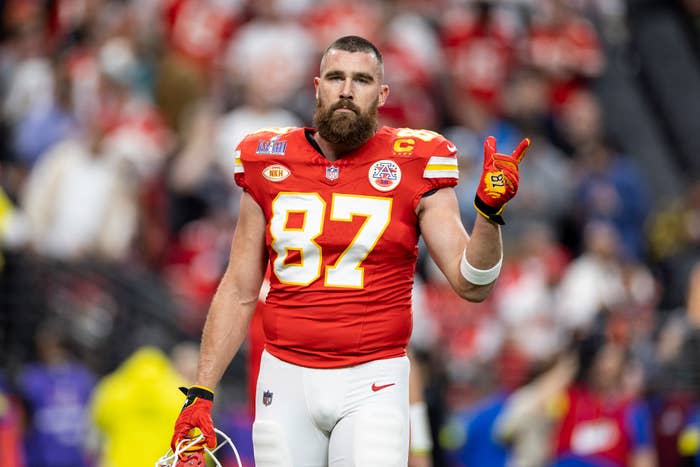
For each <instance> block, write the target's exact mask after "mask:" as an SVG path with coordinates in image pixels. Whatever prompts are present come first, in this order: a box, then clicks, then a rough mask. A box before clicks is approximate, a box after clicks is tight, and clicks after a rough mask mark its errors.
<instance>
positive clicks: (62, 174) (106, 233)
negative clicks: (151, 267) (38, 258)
mask: <svg viewBox="0 0 700 467" xmlns="http://www.w3.org/2000/svg"><path fill="white" fill-rule="evenodd" d="M97 58H98V60H99V65H100V74H99V87H98V90H97V91H98V93H97V96H95V97H96V100H95V101H94V102H92V103H91V107H90V109H88V110H87V112H89V114H90V115H83V117H84V118H87V122H86V123H87V125H88V126H87V127H86V128H85V129H84V134H83V135H81V136H79V137H74V138H70V139H67V140H64V141H61V142H59V143H57V144H55V145H54V146H52V147H51V148H50V149H49V150H48V151H47V152H46V153H45V154H43V155H42V156H41V157H40V160H39V162H38V163H37V164H36V166H35V167H34V169H33V170H32V172H31V173H30V175H29V178H28V180H27V183H26V186H25V188H24V193H23V197H22V203H21V208H22V210H23V211H24V213H25V214H26V216H27V218H28V220H29V228H30V237H31V244H32V247H33V248H34V249H35V250H36V251H38V252H40V253H42V254H45V255H48V256H52V257H56V258H60V259H68V260H77V259H82V258H85V257H95V258H100V259H108V260H116V261H119V260H123V259H124V258H125V257H126V255H127V254H128V253H129V252H130V248H131V247H132V241H133V240H134V238H135V235H136V233H137V231H138V227H139V206H138V203H137V200H138V194H139V190H140V186H141V183H143V181H144V180H147V179H148V178H149V177H151V176H153V174H154V173H155V172H156V171H157V170H158V167H159V165H160V164H161V162H162V160H163V156H164V152H165V148H166V147H167V144H168V133H167V131H166V130H165V129H164V128H163V127H162V125H160V123H159V118H158V116H157V114H156V113H155V111H154V109H152V108H151V107H150V105H149V104H148V103H147V102H146V101H144V100H143V99H141V98H139V97H138V95H136V94H135V91H134V89H133V88H132V87H131V82H130V77H131V74H132V72H133V67H134V66H135V65H134V62H133V60H134V58H133V52H132V51H131V49H130V45H129V43H128V42H127V41H126V40H124V39H120V38H114V39H111V40H110V41H108V42H107V43H105V44H104V45H103V46H102V48H101V49H100V51H99V54H98V57H97Z"/></svg>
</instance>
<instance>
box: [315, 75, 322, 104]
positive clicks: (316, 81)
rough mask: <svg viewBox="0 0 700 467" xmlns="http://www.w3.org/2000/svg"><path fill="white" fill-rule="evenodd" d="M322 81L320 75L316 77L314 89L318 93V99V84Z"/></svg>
mask: <svg viewBox="0 0 700 467" xmlns="http://www.w3.org/2000/svg"><path fill="white" fill-rule="evenodd" d="M320 82H321V78H319V77H318V76H316V77H314V91H315V93H316V100H318V84H319V83H320Z"/></svg>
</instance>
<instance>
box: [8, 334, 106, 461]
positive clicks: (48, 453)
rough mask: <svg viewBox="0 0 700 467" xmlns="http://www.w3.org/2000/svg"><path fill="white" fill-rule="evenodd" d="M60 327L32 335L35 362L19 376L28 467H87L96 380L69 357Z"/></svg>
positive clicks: (83, 367)
mask: <svg viewBox="0 0 700 467" xmlns="http://www.w3.org/2000/svg"><path fill="white" fill-rule="evenodd" d="M66 344H67V343H66V342H65V334H64V333H63V331H62V329H61V327H60V324H57V323H55V322H44V323H43V324H42V325H41V326H40V327H39V330H38V331H37V334H36V348H37V355H38V360H37V361H36V362H34V363H31V364H29V365H27V366H26V367H24V369H23V370H22V371H21V372H20V374H19V376H18V378H17V386H18V390H19V393H20V395H21V397H22V399H23V400H24V402H25V404H26V409H27V431H26V433H25V435H24V446H25V449H24V452H25V457H26V459H27V466H28V467H87V466H89V465H90V461H89V458H88V455H87V445H86V444H87V443H86V440H87V434H88V432H89V429H88V428H89V427H88V424H87V417H86V414H87V406H88V401H89V398H90V394H91V392H92V389H93V386H94V384H95V377H94V376H93V374H92V372H91V371H90V370H88V369H87V368H86V367H85V366H84V365H83V364H82V363H81V362H80V361H78V360H76V359H75V358H73V357H72V356H71V354H70V352H69V350H68V347H67V345H66Z"/></svg>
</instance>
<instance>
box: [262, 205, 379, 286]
mask: <svg viewBox="0 0 700 467" xmlns="http://www.w3.org/2000/svg"><path fill="white" fill-rule="evenodd" d="M391 206H392V199H391V198H383V197H377V196H361V195H345V194H338V193H334V194H333V199H332V200H331V213H330V220H331V221H340V222H350V221H352V220H353V217H354V216H362V217H365V221H364V222H363V224H362V226H361V227H360V229H359V230H358V231H357V233H356V234H355V237H354V238H353V239H352V241H351V242H350V244H349V245H348V246H347V248H345V250H344V251H343V253H341V255H340V257H338V260H337V261H336V262H335V264H334V265H332V266H328V267H326V271H325V276H324V281H323V284H324V285H325V286H326V287H347V288H360V289H361V288H363V287H364V268H362V267H361V266H360V264H361V263H362V262H363V261H364V260H365V258H367V256H368V255H369V254H370V252H371V251H372V250H373V249H374V247H375V246H376V244H377V242H378V241H379V239H380V238H381V236H382V234H383V233H384V231H385V230H386V228H387V226H388V225H389V221H390V219H391ZM291 213H299V214H302V215H303V219H304V221H303V223H302V225H301V227H296V228H294V227H288V220H289V215H290V214H291ZM325 213H326V202H325V201H324V200H323V198H321V196H320V195H319V194H318V193H294V192H281V193H279V194H278V195H277V197H276V198H275V199H274V200H273V201H272V219H271V220H270V234H271V235H272V244H271V247H272V249H273V250H274V251H275V253H277V257H276V258H275V261H274V263H273V271H274V273H275V275H276V276H277V278H278V279H279V281H280V282H282V283H283V284H292V285H301V286H306V285H309V284H311V283H312V282H313V281H315V280H316V279H318V278H319V277H320V276H321V266H322V264H323V260H322V258H323V252H322V251H321V247H320V246H319V245H318V244H317V243H316V241H315V240H316V238H317V237H318V236H319V235H321V234H322V233H323V227H324V219H325ZM291 251H296V252H298V253H299V258H300V260H299V261H297V262H294V263H291V262H288V258H289V255H290V252H291Z"/></svg>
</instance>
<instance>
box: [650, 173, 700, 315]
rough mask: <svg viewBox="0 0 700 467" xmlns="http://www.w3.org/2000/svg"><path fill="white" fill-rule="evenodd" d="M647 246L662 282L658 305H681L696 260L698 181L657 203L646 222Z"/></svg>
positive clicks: (669, 307) (699, 215) (699, 224)
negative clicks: (662, 286)
mask: <svg viewBox="0 0 700 467" xmlns="http://www.w3.org/2000/svg"><path fill="white" fill-rule="evenodd" d="M648 226H649V228H648V232H649V249H650V252H651V255H652V258H653V260H654V261H655V266H656V269H657V272H658V274H659V276H660V280H661V281H662V282H663V284H664V290H663V297H662V302H661V306H662V308H663V309H666V310H672V309H675V308H678V307H682V306H683V305H684V299H685V298H686V289H687V281H688V277H690V276H691V272H692V270H693V268H694V267H695V265H696V264H697V262H698V261H699V260H700V181H698V180H695V181H693V182H692V183H691V184H690V185H689V186H688V189H687V190H686V191H685V193H683V195H682V196H680V197H678V198H676V199H673V200H671V201H670V202H668V203H664V204H662V205H661V206H659V207H658V208H657V209H656V210H655V212H654V213H653V214H652V215H651V216H650V219H649V223H648Z"/></svg>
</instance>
